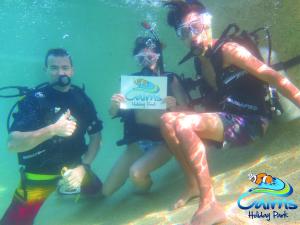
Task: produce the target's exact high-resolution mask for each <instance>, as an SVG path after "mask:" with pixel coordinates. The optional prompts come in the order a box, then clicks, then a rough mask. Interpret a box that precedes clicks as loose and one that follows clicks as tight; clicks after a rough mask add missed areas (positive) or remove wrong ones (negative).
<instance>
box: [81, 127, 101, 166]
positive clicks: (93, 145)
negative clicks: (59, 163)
mask: <svg viewBox="0 0 300 225" xmlns="http://www.w3.org/2000/svg"><path fill="white" fill-rule="evenodd" d="M89 139H90V140H89V144H88V150H87V152H86V153H85V154H84V155H83V158H82V162H83V163H84V164H88V165H90V164H91V163H92V162H93V161H94V159H95V158H96V156H97V153H98V151H99V148H100V145H101V133H100V132H97V133H95V134H91V135H89Z"/></svg>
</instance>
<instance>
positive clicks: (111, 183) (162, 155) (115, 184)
mask: <svg viewBox="0 0 300 225" xmlns="http://www.w3.org/2000/svg"><path fill="white" fill-rule="evenodd" d="M159 45H160V43H159V42H158V40H156V39H154V38H150V37H139V38H137V39H136V41H135V47H134V49H133V55H134V57H135V58H136V60H137V61H138V63H139V64H140V66H141V67H142V70H141V71H140V72H138V73H134V74H132V75H134V76H167V77H168V85H167V89H168V94H167V95H168V96H167V98H166V99H165V101H166V105H167V110H168V111H180V110H182V109H186V108H187V103H188V99H187V95H186V94H185V92H184V90H183V88H182V87H181V85H180V83H179V80H178V79H177V77H176V76H175V74H174V73H169V72H163V71H162V68H161V67H160V66H159V64H160V61H159V60H160V53H161V51H160V48H159ZM124 100H125V97H124V96H123V95H121V94H114V95H113V96H112V99H111V107H110V111H109V112H110V115H111V116H112V117H121V118H122V121H123V122H124V138H123V139H122V140H121V141H118V143H117V144H118V145H127V149H126V150H125V151H124V153H123V154H122V155H121V157H120V158H119V159H118V160H117V162H116V163H115V165H114V166H113V168H112V170H111V171H110V173H109V175H108V178H107V179H106V180H105V182H104V185H103V194H104V195H105V196H109V195H111V194H113V193H114V192H115V191H117V190H118V189H119V188H120V187H121V186H122V185H123V184H124V183H125V182H126V180H127V178H128V177H129V178H130V179H131V181H132V182H133V183H134V185H135V187H136V188H137V190H138V191H139V192H141V193H143V192H146V191H148V190H149V189H150V187H151V185H152V180H151V176H150V173H151V172H152V171H154V170H156V169H158V168H159V167H161V166H162V165H164V164H165V163H166V162H167V161H168V160H169V159H170V158H171V154H170V152H169V150H168V149H167V147H166V144H165V142H164V140H163V137H162V135H161V133H160V116H161V115H162V113H164V112H165V110H155V109H135V110H132V109H120V104H121V102H123V101H124Z"/></svg>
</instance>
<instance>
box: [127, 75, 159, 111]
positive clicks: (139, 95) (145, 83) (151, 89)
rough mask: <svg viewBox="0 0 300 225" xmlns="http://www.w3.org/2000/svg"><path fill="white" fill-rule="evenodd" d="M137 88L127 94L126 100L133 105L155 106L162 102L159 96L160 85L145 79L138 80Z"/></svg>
mask: <svg viewBox="0 0 300 225" xmlns="http://www.w3.org/2000/svg"><path fill="white" fill-rule="evenodd" d="M134 84H135V87H134V88H132V89H131V90H129V91H128V92H127V93H126V96H125V97H126V99H127V100H130V101H132V104H133V105H154V104H156V102H159V101H162V99H161V97H160V96H159V95H158V94H157V93H158V92H159V91H160V88H159V86H158V85H156V84H154V83H152V82H150V81H149V80H145V79H136V80H135V81H134Z"/></svg>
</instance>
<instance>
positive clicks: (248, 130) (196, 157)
mask: <svg viewBox="0 0 300 225" xmlns="http://www.w3.org/2000/svg"><path fill="white" fill-rule="evenodd" d="M166 5H167V6H168V7H169V9H170V10H169V13H168V23H169V25H170V26H172V27H174V28H175V30H176V34H177V36H178V37H179V38H181V39H182V40H185V41H186V42H187V43H188V44H189V45H190V46H192V48H193V49H194V50H195V49H197V50H198V53H197V55H195V57H196V58H198V59H199V60H200V61H201V66H202V68H201V69H202V72H203V73H202V75H203V79H204V81H205V82H206V84H207V87H208V88H207V92H206V93H205V95H204V100H203V103H205V106H206V110H208V111H207V112H203V113H195V112H191V113H186V112H184V113H176V112H175V113H174V112H168V113H165V114H164V115H163V116H162V133H163V135H164V137H165V140H166V142H167V143H168V146H169V148H170V149H172V152H173V153H174V154H175V155H176V156H177V159H179V161H180V162H181V163H182V164H183V165H185V167H184V168H185V170H186V174H189V180H190V181H189V182H188V184H190V185H191V186H189V187H188V189H187V190H186V193H185V194H184V199H183V201H182V202H183V203H181V204H184V203H185V202H186V201H187V200H188V199H189V198H190V197H192V196H195V195H200V201H199V208H198V209H197V211H196V213H195V214H194V216H193V218H192V221H191V224H192V225H212V224H216V223H220V222H222V221H224V220H226V215H225V213H224V211H223V209H222V207H221V206H220V205H219V203H218V201H217V200H216V197H215V193H214V190H213V185H212V181H211V177H210V173H209V163H208V161H207V158H206V149H207V144H206V142H207V140H209V141H214V142H216V143H219V145H221V146H223V147H228V146H243V145H246V144H249V143H251V142H253V141H255V140H256V139H257V138H260V137H262V136H263V135H264V133H265V132H266V130H267V128H268V124H269V122H270V120H271V119H272V107H270V104H269V101H268V100H267V98H266V97H267V96H268V94H269V92H268V91H269V89H270V88H271V87H272V88H276V89H277V90H278V91H279V92H280V93H281V94H282V95H283V96H285V97H287V98H288V99H289V100H290V101H292V102H293V103H294V104H295V105H297V106H298V107H299V106H300V91H299V89H298V88H297V87H296V86H295V85H294V84H293V83H291V82H290V81H289V80H288V79H287V78H286V77H285V76H283V75H282V74H280V73H278V72H277V71H275V70H274V69H272V68H271V67H270V66H269V65H267V64H265V63H264V62H263V61H262V58H261V57H260V56H259V55H258V54H256V53H255V52H254V51H251V50H250V48H249V49H248V48H247V47H246V45H245V46H243V44H240V43H239V42H238V41H235V39H233V38H232V36H230V35H228V36H227V37H226V36H223V35H222V36H221V38H220V39H219V40H214V39H212V32H211V16H210V15H209V14H208V13H207V11H206V9H205V7H204V5H203V4H202V3H200V2H199V1H198V0H193V1H177V0H171V1H168V3H166ZM225 31H226V30H225ZM223 34H224V35H225V33H223ZM223 37H225V38H223ZM204 81H203V82H204Z"/></svg>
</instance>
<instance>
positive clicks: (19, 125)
mask: <svg viewBox="0 0 300 225" xmlns="http://www.w3.org/2000/svg"><path fill="white" fill-rule="evenodd" d="M13 118H14V121H13V123H12V125H11V127H10V129H9V132H12V131H21V132H26V131H33V130H37V129H39V128H40V124H39V104H38V101H37V99H36V98H34V97H33V96H27V97H25V98H24V99H22V100H21V101H20V102H19V103H18V112H17V113H14V114H13Z"/></svg>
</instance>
